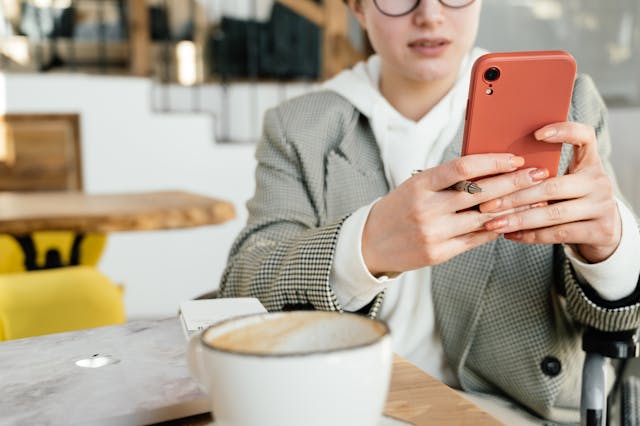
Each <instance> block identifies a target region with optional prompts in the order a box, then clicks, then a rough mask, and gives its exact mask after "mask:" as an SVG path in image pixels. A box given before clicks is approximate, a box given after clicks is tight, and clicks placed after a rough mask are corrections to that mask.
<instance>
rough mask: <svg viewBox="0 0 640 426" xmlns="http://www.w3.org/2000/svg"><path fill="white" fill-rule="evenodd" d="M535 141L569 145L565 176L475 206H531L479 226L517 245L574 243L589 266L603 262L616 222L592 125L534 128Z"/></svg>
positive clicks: (615, 236)
mask: <svg viewBox="0 0 640 426" xmlns="http://www.w3.org/2000/svg"><path fill="white" fill-rule="evenodd" d="M535 137H536V139H538V140H539V141H541V143H545V142H546V143H562V142H566V143H569V144H572V145H573V158H572V160H571V163H570V164H569V169H568V171H567V173H566V174H565V175H563V176H557V177H552V178H549V179H547V180H545V181H543V182H542V183H540V184H539V185H536V186H533V187H531V188H527V189H523V190H520V191H517V192H514V193H512V194H510V195H507V196H504V197H501V198H497V199H495V200H491V201H487V202H485V203H483V204H481V205H480V211H481V212H498V211H501V210H506V209H511V208H514V207H526V206H531V207H533V208H529V209H525V210H521V211H517V212H515V213H511V214H507V215H505V216H501V217H498V218H495V219H493V220H491V221H489V222H487V223H486V224H485V228H486V229H487V230H490V231H494V232H497V233H501V234H505V235H504V237H505V238H508V239H510V240H513V241H518V242H522V243H529V244H557V243H565V244H576V246H577V249H578V251H579V252H580V254H581V255H582V256H583V257H584V258H585V259H586V260H587V261H589V262H591V263H597V262H601V261H603V260H605V259H607V258H608V257H609V256H610V255H611V254H613V252H614V251H615V249H616V248H617V247H618V244H619V243H620V238H621V235H622V224H621V219H620V213H619V212H618V207H617V204H616V201H615V199H614V196H613V185H612V182H611V179H610V178H609V176H608V175H607V174H606V173H605V171H604V168H603V166H602V163H601V161H600V157H599V155H598V150H597V140H596V134H595V131H594V129H593V127H590V126H587V125H585V124H581V123H574V122H564V123H555V124H551V125H548V126H545V127H543V128H541V129H539V130H537V131H536V132H535Z"/></svg>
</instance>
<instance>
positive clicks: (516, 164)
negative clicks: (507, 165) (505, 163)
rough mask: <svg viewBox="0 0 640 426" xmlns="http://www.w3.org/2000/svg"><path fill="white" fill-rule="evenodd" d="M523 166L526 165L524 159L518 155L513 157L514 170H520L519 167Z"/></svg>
mask: <svg viewBox="0 0 640 426" xmlns="http://www.w3.org/2000/svg"><path fill="white" fill-rule="evenodd" d="M522 165H524V158H522V157H518V156H516V155H514V156H513V157H511V166H512V167H513V168H518V167H521V166H522Z"/></svg>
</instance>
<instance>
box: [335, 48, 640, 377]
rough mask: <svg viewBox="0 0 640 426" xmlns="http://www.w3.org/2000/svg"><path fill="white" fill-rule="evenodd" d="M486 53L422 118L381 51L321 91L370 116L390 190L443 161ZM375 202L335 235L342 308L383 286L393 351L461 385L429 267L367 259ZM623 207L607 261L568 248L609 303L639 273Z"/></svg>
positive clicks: (639, 235) (633, 233)
mask: <svg viewBox="0 0 640 426" xmlns="http://www.w3.org/2000/svg"><path fill="white" fill-rule="evenodd" d="M484 53H486V52H485V51H484V50H482V49H479V48H475V49H473V50H472V51H471V52H470V53H469V55H467V57H466V58H465V59H464V60H463V62H462V64H461V67H460V71H459V73H458V78H457V80H456V83H455V85H454V87H453V88H452V90H451V91H449V93H448V94H447V95H446V96H445V97H444V98H443V99H442V100H441V101H440V102H439V103H438V104H437V105H436V106H434V107H433V108H432V109H431V111H429V113H427V115H425V116H424V117H423V118H422V119H420V120H419V121H417V122H415V121H412V120H409V119H407V118H405V117H404V116H402V115H401V114H400V113H399V112H398V111H396V110H395V109H394V108H393V107H392V106H391V105H390V104H389V103H388V101H387V100H386V99H385V98H384V97H383V96H382V94H381V93H380V91H379V81H380V58H379V57H378V56H377V55H374V56H372V57H371V58H369V60H368V61H366V62H360V63H359V64H357V65H356V66H355V67H354V68H353V69H351V70H345V71H343V72H341V73H340V74H338V75H337V76H336V77H334V78H333V79H331V80H329V81H327V82H326V83H325V84H324V85H323V88H325V89H328V90H332V91H334V92H337V93H338V94H340V95H341V96H343V97H344V98H346V99H347V100H348V101H349V102H351V103H352V104H353V105H354V107H355V108H357V109H358V110H359V111H360V112H361V113H362V114H363V115H365V116H366V117H367V118H368V119H369V123H370V125H371V128H372V130H373V133H374V136H375V138H376V141H377V143H378V145H379V148H380V152H381V155H382V161H383V163H384V169H385V175H386V178H387V181H388V183H389V187H390V188H391V189H393V188H395V187H397V186H398V185H399V184H400V183H402V182H403V181H404V180H406V179H407V178H409V177H410V176H411V171H412V170H414V169H426V168H430V167H434V166H436V165H437V164H439V163H440V161H441V159H442V155H443V153H444V150H445V149H446V147H447V146H448V145H449V144H450V143H451V142H452V141H453V138H454V137H455V135H456V133H457V130H458V128H459V126H460V125H461V124H462V122H463V120H464V113H465V108H466V102H467V97H468V87H469V78H470V72H471V67H472V65H473V63H474V61H475V59H476V58H478V57H479V56H481V55H482V54H484ZM374 203H375V201H374ZM374 203H372V204H370V205H367V206H364V207H362V208H360V209H358V210H356V211H355V212H354V213H353V214H352V215H351V216H350V217H349V218H348V219H347V220H346V221H345V223H344V225H343V227H342V230H341V232H340V236H339V237H338V244H337V247H336V254H335V262H334V264H333V267H332V271H331V276H330V280H331V283H332V285H333V288H334V290H335V293H336V295H337V297H338V302H339V303H340V304H341V305H342V306H343V308H344V309H345V310H347V311H355V310H358V309H360V308H362V307H363V306H365V305H367V304H368V303H370V302H371V300H373V298H374V297H375V296H376V295H377V294H378V293H379V292H380V291H382V290H384V289H386V295H385V301H384V303H383V304H382V309H381V311H380V319H382V320H383V321H386V322H387V323H388V325H389V327H390V328H391V331H392V336H393V347H394V351H395V352H396V353H398V354H399V355H401V356H403V357H404V358H406V359H408V360H410V361H411V362H413V363H414V364H415V365H417V366H418V367H420V368H422V369H423V370H425V371H426V372H428V373H429V374H431V375H433V376H434V377H436V378H438V379H440V380H441V381H443V382H445V383H447V384H449V385H452V386H456V384H457V380H456V378H455V376H454V374H453V372H452V371H451V369H450V368H449V366H448V365H447V363H446V360H445V357H444V352H443V349H442V341H441V339H440V336H439V334H438V329H437V327H435V317H434V312H433V300H432V298H431V268H429V267H425V268H422V269H419V270H415V271H409V272H405V273H403V274H402V275H400V276H398V277H396V278H393V279H390V278H388V277H384V276H383V277H380V278H375V277H373V276H372V275H371V274H370V273H369V271H368V270H367V268H366V266H365V264H364V261H363V259H362V250H361V241H362V231H363V228H364V225H365V222H366V219H367V216H368V215H369V211H370V210H371V206H372V205H373V204H374ZM618 207H619V210H620V214H621V216H622V224H623V233H622V239H621V241H620V245H619V246H618V249H617V250H616V252H614V254H613V255H611V256H610V257H609V258H608V259H607V260H605V261H603V262H600V263H598V264H588V263H586V262H584V261H582V260H581V258H580V256H579V254H577V253H576V252H575V251H574V250H572V249H571V248H570V247H569V246H566V247H565V252H566V253H567V255H568V257H569V259H570V261H571V263H572V264H573V266H574V268H575V270H576V271H577V273H578V275H581V276H582V277H583V278H585V279H586V280H587V281H588V282H589V283H590V284H591V285H592V286H593V287H594V288H595V290H596V291H597V292H598V293H599V294H600V295H601V296H602V297H603V298H604V299H607V300H617V299H620V298H623V297H625V296H628V295H630V294H631V293H632V292H633V290H634V289H635V285H636V282H637V277H638V274H639V273H640V264H638V262H637V261H636V260H635V259H634V253H637V252H638V251H640V232H639V231H638V227H637V224H636V222H635V219H634V217H633V214H632V213H631V212H630V211H629V209H628V208H627V207H626V206H624V204H623V203H621V202H618Z"/></svg>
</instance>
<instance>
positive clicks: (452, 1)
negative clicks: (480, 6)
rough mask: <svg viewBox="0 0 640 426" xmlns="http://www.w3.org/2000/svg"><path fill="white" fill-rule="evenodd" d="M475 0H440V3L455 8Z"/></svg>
mask: <svg viewBox="0 0 640 426" xmlns="http://www.w3.org/2000/svg"><path fill="white" fill-rule="evenodd" d="M473 2H474V0H440V3H442V4H444V5H445V6H448V7H453V8H455V9H458V8H461V7H465V6H469V5H470V4H471V3H473Z"/></svg>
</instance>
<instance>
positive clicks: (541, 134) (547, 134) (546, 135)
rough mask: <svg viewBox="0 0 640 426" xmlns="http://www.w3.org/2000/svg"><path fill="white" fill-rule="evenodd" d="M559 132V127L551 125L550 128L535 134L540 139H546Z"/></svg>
mask: <svg viewBox="0 0 640 426" xmlns="http://www.w3.org/2000/svg"><path fill="white" fill-rule="evenodd" d="M557 134H558V129H556V128H555V127H550V128H548V129H545V130H544V131H542V132H536V133H535V135H534V136H535V137H536V139H538V140H544V139H549V138H552V137H554V136H556V135H557Z"/></svg>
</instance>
